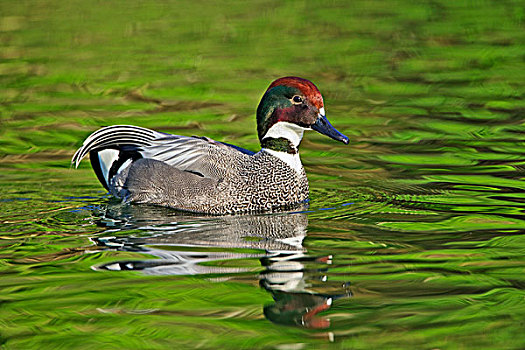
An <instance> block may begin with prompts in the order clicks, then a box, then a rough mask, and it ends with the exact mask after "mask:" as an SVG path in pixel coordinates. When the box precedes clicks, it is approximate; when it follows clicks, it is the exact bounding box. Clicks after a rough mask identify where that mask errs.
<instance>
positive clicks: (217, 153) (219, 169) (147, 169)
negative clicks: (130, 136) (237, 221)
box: [110, 145, 308, 214]
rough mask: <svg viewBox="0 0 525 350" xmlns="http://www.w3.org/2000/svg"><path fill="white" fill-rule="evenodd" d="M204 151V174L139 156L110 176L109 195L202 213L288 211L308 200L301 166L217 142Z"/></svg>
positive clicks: (266, 153) (264, 152)
mask: <svg viewBox="0 0 525 350" xmlns="http://www.w3.org/2000/svg"><path fill="white" fill-rule="evenodd" d="M207 153H208V154H207V156H206V157H205V158H206V159H207V162H206V164H205V165H204V164H203V166H206V167H207V170H208V173H207V174H205V176H200V175H197V174H195V173H193V172H190V171H184V170H179V169H177V168H176V167H174V166H170V165H168V164H167V163H165V162H162V161H159V160H155V159H148V158H143V159H139V160H137V161H135V162H133V163H132V164H131V165H129V166H128V167H127V168H126V169H123V171H122V172H120V173H119V174H118V175H117V176H115V177H113V178H112V179H111V182H110V190H111V193H112V194H113V195H115V196H118V197H121V198H123V199H124V200H126V201H129V202H135V203H149V204H156V205H162V206H166V207H171V208H176V209H180V210H185V211H191V212H196V213H208V214H231V213H240V212H269V211H278V210H283V209H293V208H296V207H298V206H300V205H301V204H304V203H305V202H306V201H307V200H308V180H307V178H306V173H305V172H304V169H301V172H300V173H299V172H297V171H296V170H294V169H292V168H291V167H290V166H289V165H288V164H286V163H285V162H283V161H282V160H281V159H279V158H277V157H275V156H273V155H271V154H270V153H268V152H266V151H264V150H262V151H260V152H258V153H256V154H254V155H248V154H244V153H241V152H239V151H237V150H236V149H234V148H231V147H228V146H224V145H221V146H216V147H213V148H211V147H210V148H208V152H207ZM199 170H200V171H201V172H199V174H202V170H203V169H199ZM196 172H197V171H196ZM210 175H212V176H210Z"/></svg>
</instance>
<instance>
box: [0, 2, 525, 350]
mask: <svg viewBox="0 0 525 350" xmlns="http://www.w3.org/2000/svg"><path fill="white" fill-rule="evenodd" d="M524 24H525V8H524V6H523V4H522V2H520V1H512V0H511V1H499V2H496V1H494V2H489V1H482V2H471V1H454V2H451V1H429V2H421V3H416V2H411V1H375V2H368V1H352V2H351V3H348V2H346V1H326V2H315V1H289V2H267V1H265V2H263V1H255V2H249V3H248V2H246V3H245V2H233V3H232V2H228V3H225V2H222V1H218V2H217V1H216V2H213V3H208V2H202V3H201V2H192V3H189V2H176V3H170V2H158V1H157V2H147V1H144V2H140V3H138V2H137V3H129V2H119V1H110V2H103V3H91V2H81V1H69V2H60V1H25V0H24V1H17V2H13V1H4V2H0V84H1V85H0V86H1V89H0V188H1V191H0V208H1V211H0V227H1V233H0V247H1V250H0V258H1V259H0V274H1V277H0V288H1V291H2V292H1V293H0V295H1V296H0V300H1V317H0V344H1V346H2V347H5V348H6V349H28V348H39V349H40V348H96V349H98V348H148V349H153V348H183V347H189V348H196V347H201V348H206V349H207V348H276V349H307V348H325V347H326V348H356V349H370V348H374V349H376V348H398V349H407V348H428V349H431V348H440V349H467V348H479V349H490V348H493V349H522V348H525V337H524V336H523V335H522V334H523V328H524V324H523V320H524V319H525V292H524V289H525V277H524V276H525V269H524V266H525V236H524V233H525V230H524V228H525V215H524V206H525V204H524V203H525V195H524V193H525V191H524V189H525V185H524V184H525V182H524V178H525V157H524V154H525V151H524V150H525V138H524V137H523V135H524V132H525V123H524V121H523V120H524V118H523V116H524V115H525V103H524V92H525V87H524V84H523V82H524V81H525V69H524V53H525V30H524V29H525V28H524ZM285 75H298V76H303V77H305V78H308V79H311V80H312V81H314V82H315V83H316V84H317V85H318V86H319V88H320V90H321V92H322V93H323V95H324V98H325V105H326V111H327V116H328V117H329V118H330V120H331V122H332V123H333V124H334V125H337V128H338V129H339V130H340V131H341V132H343V133H344V134H346V135H348V136H349V137H350V139H351V142H350V145H348V146H344V145H339V144H337V143H335V142H331V141H330V140H325V139H324V138H323V137H322V136H320V135H315V134H314V133H312V134H306V137H305V139H304V140H303V143H302V145H301V157H302V160H303V164H304V165H305V168H306V171H307V174H308V177H309V180H310V188H311V206H310V209H309V210H308V211H306V212H304V213H294V214H285V215H277V216H272V215H271V216H253V217H252V216H247V217H243V218H236V217H228V218H209V217H208V218H202V217H200V218H199V217H188V216H181V215H180V214H179V213H175V212H172V211H167V210H165V209H159V208H144V207H125V206H124V207H123V206H121V205H119V204H116V203H114V202H113V201H111V200H110V199H109V197H108V196H107V195H106V194H105V191H103V188H102V187H101V186H100V185H99V183H98V181H97V179H96V177H95V176H94V174H93V172H92V171H91V169H90V168H89V164H87V162H86V163H83V164H82V165H81V167H80V169H79V170H72V169H70V165H69V162H70V158H71V156H72V154H73V153H74V151H75V149H76V148H77V147H78V146H79V145H80V144H81V142H82V140H83V139H84V138H85V137H86V136H87V135H88V134H89V133H91V132H92V131H94V130H95V129H97V128H99V127H100V126H105V125H111V124H135V125H140V126H144V127H149V128H153V129H156V130H160V131H165V132H171V133H178V134H184V135H206V136H208V137H211V138H214V139H217V140H220V141H224V142H228V143H232V144H236V145H239V146H241V147H244V148H248V149H252V150H255V149H256V148H257V146H258V145H257V140H256V137H255V120H254V113H255V108H256V105H257V103H258V101H259V98H260V96H261V94H262V93H263V91H264V90H265V88H266V87H267V85H268V84H269V82H270V81H272V80H273V79H275V78H277V77H280V76H285ZM112 237H113V238H112Z"/></svg>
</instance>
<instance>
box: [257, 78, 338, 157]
mask: <svg viewBox="0 0 525 350" xmlns="http://www.w3.org/2000/svg"><path fill="white" fill-rule="evenodd" d="M304 130H316V131H317V132H319V133H321V134H324V135H326V136H328V137H330V138H332V139H334V140H337V141H341V142H343V143H345V144H348V137H346V136H345V135H343V134H341V133H340V132H339V131H337V130H336V129H335V128H334V127H333V126H332V125H331V124H330V123H329V122H328V119H326V116H325V111H324V103H323V97H322V96H321V93H320V92H319V90H318V89H317V87H316V86H315V85H314V84H313V83H312V82H311V81H309V80H306V79H302V78H298V77H284V78H280V79H277V80H275V81H274V82H273V83H271V84H270V86H269V87H268V89H267V90H266V93H265V94H264V96H263V97H262V99H261V102H260V103H259V107H258V108H257V133H258V135H259V141H260V142H261V146H262V147H263V148H270V149H274V150H277V151H287V152H288V153H294V149H295V152H296V151H297V147H298V146H299V143H300V142H301V139H302V137H303V132H304Z"/></svg>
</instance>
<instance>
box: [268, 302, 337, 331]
mask: <svg viewBox="0 0 525 350" xmlns="http://www.w3.org/2000/svg"><path fill="white" fill-rule="evenodd" d="M274 299H275V301H276V302H275V304H272V305H267V306H266V307H265V308H264V315H265V316H266V318H267V319H269V320H270V321H272V322H274V323H278V324H285V325H295V326H301V327H306V328H312V329H324V328H328V327H329V326H330V320H329V319H327V318H325V317H320V316H316V315H317V314H318V313H320V312H322V311H325V310H328V309H329V308H330V306H331V305H332V298H331V297H327V296H321V295H315V294H307V293H279V294H274Z"/></svg>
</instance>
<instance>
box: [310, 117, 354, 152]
mask: <svg viewBox="0 0 525 350" xmlns="http://www.w3.org/2000/svg"><path fill="white" fill-rule="evenodd" d="M312 129H313V130H315V131H317V132H318V133H320V134H323V135H326V136H328V137H330V138H332V139H334V140H336V141H341V142H342V143H344V144H345V145H348V137H346V136H345V135H343V134H341V133H340V132H339V131H337V129H336V128H334V127H333V126H332V124H330V122H329V121H328V119H326V117H325V116H324V115H321V114H319V118H318V119H317V121H316V122H315V124H314V125H312Z"/></svg>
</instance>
